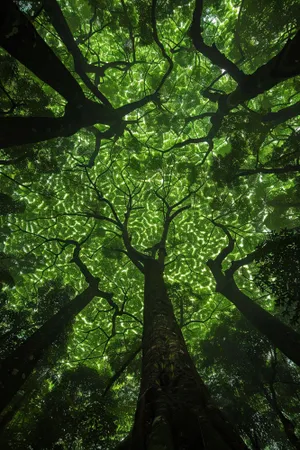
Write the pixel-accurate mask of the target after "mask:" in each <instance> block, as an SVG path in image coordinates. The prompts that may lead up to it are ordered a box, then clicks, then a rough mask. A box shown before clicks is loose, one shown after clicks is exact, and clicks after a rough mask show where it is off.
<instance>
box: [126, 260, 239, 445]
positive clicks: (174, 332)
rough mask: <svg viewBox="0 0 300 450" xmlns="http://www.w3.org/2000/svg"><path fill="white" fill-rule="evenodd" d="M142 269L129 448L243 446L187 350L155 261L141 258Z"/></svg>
mask: <svg viewBox="0 0 300 450" xmlns="http://www.w3.org/2000/svg"><path fill="white" fill-rule="evenodd" d="M144 273H145V291H144V332H143V344H142V348H143V362H142V379H141V386H140V395H139V400H138V405H137V411H136V417H135V423H134V427H133V431H132V439H131V446H130V447H129V448H130V450H146V449H147V450H163V449H168V450H179V449H183V448H184V449H187V450H196V449H197V450H200V449H205V450H216V449H218V450H229V449H230V450H238V449H239V450H242V449H243V450H245V449H246V448H247V447H246V445H245V444H244V443H243V441H242V440H241V438H240V437H239V436H238V435H237V434H236V433H235V431H234V430H233V428H232V426H231V425H230V424H229V423H228V422H227V420H226V419H225V418H224V417H223V415H222V413H221V411H219V410H218V409H217V408H216V407H215V406H214V405H213V404H212V401H211V399H210V396H209V393H208V391H207V388H206V386H205V385H204V383H203V381H202V380H201V378H200V377H199V375H198V373H197V370H196V368H195V366H194V363H193V361H192V359H191V357H190V355H189V353H188V351H187V347H186V344H185V341H184V338H183V336H182V333H181V330H180V328H179V326H178V324H177V322H176V319H175V316H174V312H173V307H172V304H171V302H170V300H169V298H168V294H167V290H166V287H165V283H164V279H163V270H162V266H161V264H160V263H159V262H158V261H157V260H155V259H154V258H149V259H147V260H145V261H144Z"/></svg>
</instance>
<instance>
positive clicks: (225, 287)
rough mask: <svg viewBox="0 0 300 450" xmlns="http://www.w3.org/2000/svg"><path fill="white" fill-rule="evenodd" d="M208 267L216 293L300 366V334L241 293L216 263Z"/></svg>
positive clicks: (232, 280)
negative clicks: (224, 298) (222, 296)
mask: <svg viewBox="0 0 300 450" xmlns="http://www.w3.org/2000/svg"><path fill="white" fill-rule="evenodd" d="M207 265H208V267H209V268H210V270H211V272H212V274H213V276H214V278H215V280H216V283H217V285H216V292H219V293H220V294H222V295H224V297H226V298H227V299H228V300H229V301H230V302H231V303H233V304H234V305H235V306H236V307H237V308H238V310H239V311H240V312H241V313H242V314H243V315H244V316H245V317H246V319H248V320H249V322H250V323H251V324H252V325H253V326H254V327H255V328H257V329H258V330H259V331H260V332H261V333H262V334H263V335H265V336H266V337H267V338H268V339H269V340H270V341H271V342H272V343H273V344H274V346H275V347H276V348H278V349H279V350H280V351H281V352H282V353H284V354H285V355H286V356H287V357H288V358H289V359H290V360H291V361H293V362H294V363H295V364H297V365H298V366H300V334H299V333H296V331H294V330H293V329H292V328H291V327H289V326H288V325H285V324H284V323H283V322H281V321H280V320H278V319H277V318H276V317H274V316H272V314H270V313H269V312H267V311H265V310H264V309H263V308H262V307H261V306H259V305H258V304H257V303H255V302H254V301H253V300H252V299H251V298H250V297H248V296H247V295H245V294H244V293H243V292H241V291H240V289H239V288H238V286H237V285H236V283H235V280H234V278H233V277H232V276H226V275H224V274H223V273H222V270H221V268H220V267H218V265H217V264H216V263H215V261H213V260H209V261H208V262H207Z"/></svg>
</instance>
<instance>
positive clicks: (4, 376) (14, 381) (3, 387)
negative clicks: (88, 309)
mask: <svg viewBox="0 0 300 450" xmlns="http://www.w3.org/2000/svg"><path fill="white" fill-rule="evenodd" d="M103 294H104V295H105V293H103ZM96 295H99V290H98V287H97V284H96V283H94V284H92V285H91V286H89V287H88V288H87V289H85V290H84V291H83V292H82V293H81V294H79V295H77V296H76V297H75V298H74V299H73V300H71V301H70V302H69V303H68V304H67V305H65V306H64V307H63V308H61V310H60V311H58V312H57V313H56V314H55V315H54V316H52V317H51V319H49V320H48V321H47V322H46V323H45V324H44V325H43V326H42V327H41V328H39V329H38V330H37V331H35V332H34V333H33V334H32V335H31V336H30V337H29V338H28V339H26V341H25V342H23V343H22V344H21V345H20V346H19V347H18V348H17V349H16V350H15V351H14V352H13V353H12V354H11V355H9V356H8V357H7V358H5V359H4V360H3V361H1V363H0V412H1V411H3V410H4V408H5V407H6V406H7V405H8V404H9V402H10V401H11V399H12V398H13V396H14V395H15V394H16V392H17V391H18V390H19V389H20V388H21V386H22V385H23V383H24V382H25V380H26V379H27V378H28V376H29V375H30V374H31V373H32V371H33V369H34V368H35V366H36V364H37V362H38V361H39V360H40V358H41V357H42V355H43V352H44V351H45V350H46V349H48V348H49V347H50V345H51V344H52V342H53V341H55V339H56V338H57V337H58V336H59V335H60V333H61V332H62V331H63V330H64V329H65V327H66V326H67V325H69V324H70V323H71V321H72V320H73V319H74V317H75V316H76V315H77V314H78V313H79V312H80V311H82V309H83V308H85V306H87V305H88V304H89V302H90V301H91V300H93V298H94V297H95V296H96ZM107 295H110V294H107Z"/></svg>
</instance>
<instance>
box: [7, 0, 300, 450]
mask: <svg viewBox="0 0 300 450" xmlns="http://www.w3.org/2000/svg"><path fill="white" fill-rule="evenodd" d="M0 3H1V4H0V149H1V150H0V177H1V188H0V189H1V192H0V237H1V242H0V308H1V309H0V320H1V322H0V333H1V334H0V357H1V359H2V360H3V361H6V359H7V358H10V357H11V358H13V355H14V352H15V351H18V349H21V350H20V354H24V355H25V354H26V355H27V353H26V352H27V351H28V358H27V359H26V361H27V363H28V361H30V362H29V363H28V367H27V363H26V367H25V365H24V366H22V369H20V370H19V369H16V368H15V367H12V371H11V377H12V378H14V377H15V378H14V379H17V378H18V377H20V382H19V383H21V384H22V385H21V386H20V385H18V386H19V387H18V388H16V389H15V391H16V392H15V393H14V395H13V396H12V399H11V401H10V402H9V404H8V405H4V406H5V407H4V408H3V411H2V415H1V422H0V424H1V435H0V445H1V448H4V449H20V450H21V449H25V448H29V449H30V448H33V449H34V450H37V449H41V450H43V449H54V448H55V449H74V450H75V449H76V450H81V449H106V450H107V449H110V448H112V449H113V448H115V447H116V445H117V444H118V443H119V442H120V441H122V440H123V439H125V438H126V436H127V435H128V434H129V433H130V431H131V429H132V424H133V421H134V413H135V409H136V402H137V398H138V392H139V381H140V378H141V359H142V357H141V343H142V333H143V290H144V277H143V273H142V271H141V260H140V259H139V257H138V256H136V255H137V254H138V253H139V254H143V255H144V257H145V258H146V257H147V256H148V257H149V258H150V257H153V258H154V257H156V258H157V259H158V260H160V261H163V264H164V278H165V281H166V285H167V288H168V292H169V296H170V298H171V300H172V303H173V307H174V311H175V315H176V318H177V321H178V324H179V325H180V327H181V330H182V332H183V335H184V338H185V341H186V343H187V346H188V349H189V352H190V354H191V356H192V358H193V360H194V362H195V364H196V367H197V370H198V372H199V374H200V375H201V376H202V378H203V380H204V381H205V383H206V384H207V385H208V387H209V389H210V392H211V394H212V396H213V398H214V399H215V402H216V403H217V404H218V405H219V406H220V408H221V410H222V411H224V412H225V413H226V414H227V415H228V417H229V420H230V421H231V422H232V423H234V424H235V425H236V426H237V429H238V432H239V434H240V436H241V437H242V438H243V439H244V441H245V442H246V444H247V445H248V447H249V448H251V449H253V450H254V449H261V450H273V449H282V450H283V449H292V448H298V449H299V448H300V442H299V441H300V438H299V437H298V436H300V434H299V433H300V430H299V425H300V423H299V420H300V410H299V395H300V392H299V389H300V379H299V376H300V372H299V368H298V367H297V365H296V364H294V362H295V361H294V362H292V361H291V360H289V359H288V358H287V357H286V356H284V354H283V353H281V352H280V351H279V350H278V349H276V346H275V345H274V343H272V342H271V341H270V340H268V339H267V338H266V337H265V336H263V335H262V334H261V333H259V332H258V331H257V330H255V329H254V328H253V327H252V326H251V325H250V324H249V323H248V322H246V320H245V319H244V318H242V316H241V315H240V313H239V312H238V311H237V309H236V308H235V306H234V305H233V304H232V303H234V302H232V303H230V301H228V300H227V299H226V298H225V297H226V295H225V294H224V293H222V287H220V282H219V279H220V277H219V279H218V274H216V271H217V269H220V270H223V271H224V274H226V277H227V278H226V277H225V278H226V280H227V281H228V279H229V278H228V277H229V276H230V277H231V278H232V277H233V275H234V279H235V283H236V284H237V286H238V289H239V291H241V292H242V293H244V294H246V295H247V296H248V297H249V298H251V299H252V300H253V301H254V302H255V304H257V305H259V306H261V307H262V308H263V309H264V310H266V311H268V312H270V313H271V314H272V315H274V316H276V317H277V318H278V319H279V320H280V321H282V322H283V323H284V324H286V325H288V326H291V327H292V328H293V329H294V330H295V331H299V312H300V298H299V269H300V262H299V261H300V259H299V258H300V244H299V227H300V215H299V207H300V200H299V193H300V188H299V187H300V175H299V172H300V164H299V158H300V135H299V132H300V128H299V115H300V62H299V48H300V31H299V28H300V2H299V0H289V1H283V0H260V1H253V0H218V1H212V0H204V1H202V0H196V1H189V0H183V1H179V0H152V1H151V0H131V1H129V0H128V1H127V0H121V1H120V2H119V1H116V0H37V1H33V0H16V1H13V0H2V1H1V2H0ZM208 261H211V264H207V262H208ZM234 264H235V265H234ZM214 268H215V269H216V270H214ZM233 268H234V271H233ZM231 269H232V270H231ZM230 270H231V272H230ZM225 278H224V279H225ZM227 298H228V297H227ZM79 302H81V303H80V306H76V305H79ZM43 330H46V331H43ZM38 332H40V333H41V334H40V335H38V334H35V333H38ZM34 336H38V338H37V339H36V341H38V342H39V344H38V342H36V341H35V340H34ZM30 338H31V339H32V340H31V341H30ZM22 345H23V346H24V347H22ZM38 345H40V347H39V346H38ZM26 346H27V347H26ZM28 348H29V350H28ZM22 349H25V350H26V352H25V350H24V351H23V350H22ZM24 352H25V353H24ZM34 352H36V353H34ZM33 355H34V356H33ZM7 361H8V359H7ZM26 361H25V362H26ZM24 364H25V363H24ZM30 364H31V366H30V367H29V365H30ZM0 367H1V366H0ZM16 370H17V372H16ZM124 442H125V441H124ZM203 445H204V444H203ZM120 448H121V447H120ZM124 448H125V447H124ZM128 448H130V447H128ZM199 448H205V447H204V446H202V447H199ZM141 450H142V449H141Z"/></svg>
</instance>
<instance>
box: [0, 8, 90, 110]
mask: <svg viewBox="0 0 300 450" xmlns="http://www.w3.org/2000/svg"><path fill="white" fill-rule="evenodd" d="M0 46H2V47H3V48H4V49H5V50H6V51H7V52H8V53H10V54H11V55H12V56H13V57H14V58H16V59H17V60H18V61H20V62H21V63H22V64H23V65H24V66H25V67H27V68H28V69H29V70H31V71H32V72H33V73H34V74H35V75H36V76H37V77H38V78H40V79H41V80H42V81H44V82H45V83H46V84H48V85H49V86H51V87H52V88H53V89H54V90H55V91H57V92H58V93H59V94H60V95H62V96H63V97H64V98H65V99H66V100H67V101H68V102H69V103H71V104H80V103H82V101H83V99H84V94H83V91H82V89H81V87H80V86H79V84H78V83H77V81H76V80H75V79H74V78H73V77H72V75H71V74H70V72H69V71H68V70H67V69H66V67H65V66H64V65H63V63H62V62H61V61H60V59H59V58H58V57H57V56H56V55H55V53H54V52H53V51H52V50H51V48H50V47H49V46H48V45H47V44H46V43H45V41H44V40H43V39H42V38H41V37H40V35H39V34H38V33H37V31H36V29H35V28H34V26H33V25H32V24H31V22H30V21H29V20H28V19H27V17H26V16H25V15H24V14H23V13H22V12H21V11H20V10H19V9H18V8H17V6H16V4H15V3H14V2H13V1H12V0H2V1H1V4H0Z"/></svg>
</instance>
